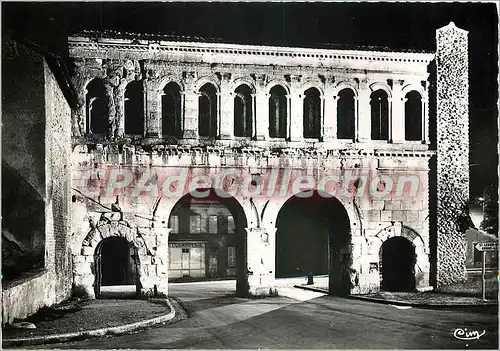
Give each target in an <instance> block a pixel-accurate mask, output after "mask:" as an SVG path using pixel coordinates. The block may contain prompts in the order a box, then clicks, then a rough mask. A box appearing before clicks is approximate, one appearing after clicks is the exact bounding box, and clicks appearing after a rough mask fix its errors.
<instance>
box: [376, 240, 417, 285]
mask: <svg viewBox="0 0 500 351" xmlns="http://www.w3.org/2000/svg"><path fill="white" fill-rule="evenodd" d="M415 261H416V255H415V247H414V246H413V244H412V243H411V242H410V241H409V240H408V239H406V238H405V237H401V236H397V237H392V238H390V239H387V240H386V241H385V242H384V243H383V244H382V246H381V248H380V275H381V283H380V287H381V290H385V291H414V290H415Z"/></svg>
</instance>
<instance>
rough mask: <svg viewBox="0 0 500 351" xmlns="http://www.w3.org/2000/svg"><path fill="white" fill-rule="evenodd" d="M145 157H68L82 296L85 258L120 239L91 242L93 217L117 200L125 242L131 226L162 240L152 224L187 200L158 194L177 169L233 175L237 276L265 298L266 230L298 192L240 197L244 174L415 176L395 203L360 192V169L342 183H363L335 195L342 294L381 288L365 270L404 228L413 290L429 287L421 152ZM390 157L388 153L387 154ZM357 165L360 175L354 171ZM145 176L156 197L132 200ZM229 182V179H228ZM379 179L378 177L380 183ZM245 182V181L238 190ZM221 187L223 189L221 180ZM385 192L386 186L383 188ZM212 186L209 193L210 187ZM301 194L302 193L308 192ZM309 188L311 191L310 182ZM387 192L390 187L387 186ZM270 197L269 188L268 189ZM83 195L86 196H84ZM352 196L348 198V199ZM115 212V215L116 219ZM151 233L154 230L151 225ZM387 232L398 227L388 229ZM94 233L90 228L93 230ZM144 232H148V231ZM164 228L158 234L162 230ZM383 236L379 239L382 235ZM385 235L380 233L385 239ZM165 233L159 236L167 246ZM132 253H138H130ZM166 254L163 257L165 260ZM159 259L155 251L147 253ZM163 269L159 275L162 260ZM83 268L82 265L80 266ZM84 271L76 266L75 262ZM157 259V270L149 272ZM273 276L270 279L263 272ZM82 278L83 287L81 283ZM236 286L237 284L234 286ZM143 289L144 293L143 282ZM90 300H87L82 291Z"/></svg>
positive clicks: (132, 150) (166, 151)
mask: <svg viewBox="0 0 500 351" xmlns="http://www.w3.org/2000/svg"><path fill="white" fill-rule="evenodd" d="M153 149H154V150H151V151H146V150H144V149H143V148H141V147H132V146H130V147H124V148H123V151H122V152H119V151H118V150H116V149H115V148H114V146H113V145H109V146H106V145H102V146H98V147H97V148H94V147H90V145H89V146H78V147H77V148H76V149H75V151H74V152H73V156H72V160H73V168H72V179H73V184H74V187H75V188H76V189H78V192H74V194H75V198H76V199H77V200H75V202H74V203H73V206H72V207H73V241H72V252H73V255H74V259H75V284H76V285H79V286H82V285H85V286H87V287H88V289H87V290H89V289H91V285H90V283H91V282H92V277H93V274H94V273H92V272H94V270H93V266H92V264H93V259H94V258H93V255H94V252H95V249H96V247H97V245H98V243H99V241H100V240H101V239H102V238H105V237H108V236H109V235H121V234H120V233H119V231H115V232H113V233H114V234H113V233H110V234H106V235H104V236H103V235H97V237H96V238H97V239H92V240H90V242H89V241H88V240H87V241H86V239H85V238H87V237H88V236H89V235H90V233H93V232H94V231H95V228H96V223H99V221H100V220H101V219H100V217H101V215H102V214H101V213H100V212H102V211H106V209H110V208H111V206H112V204H114V203H115V202H116V200H117V199H118V203H119V207H120V209H121V211H122V212H123V214H122V220H123V221H124V223H125V222H126V223H127V224H126V226H128V227H130V228H131V229H127V230H132V231H133V233H131V234H130V235H131V237H130V238H129V239H130V240H129V241H133V240H140V235H139V232H138V230H139V228H144V230H145V231H146V232H150V233H151V234H152V236H151V237H150V238H151V242H152V244H151V245H152V246H154V245H155V240H156V242H157V243H158V242H159V241H161V240H160V239H159V238H158V236H157V235H156V234H155V232H154V231H155V230H157V228H156V227H157V226H167V225H168V218H169V216H170V213H171V210H172V209H173V207H174V206H175V204H176V203H177V201H178V200H179V199H180V198H181V197H182V196H184V195H185V194H187V193H188V191H189V190H188V189H187V187H183V189H181V191H180V192H178V193H177V192H176V193H175V194H172V195H162V190H161V189H162V188H163V189H165V186H164V185H163V181H164V180H165V174H163V173H164V172H166V173H168V174H169V175H171V174H180V173H182V170H183V169H185V170H187V171H188V173H189V174H191V176H192V175H206V176H209V177H210V178H211V179H217V177H218V176H220V175H221V174H223V172H224V171H225V170H227V169H236V170H239V171H241V174H240V175H238V176H237V177H236V178H237V180H236V182H235V184H236V185H235V187H234V188H231V192H234V196H235V198H236V200H237V201H238V203H239V204H240V205H241V207H242V209H243V211H244V215H245V217H246V220H247V225H248V228H247V232H246V235H247V243H246V245H247V252H248V253H249V255H248V256H247V259H246V260H245V261H246V262H245V264H246V265H247V269H248V270H249V271H252V272H253V274H252V275H251V276H247V277H246V278H245V279H246V281H247V283H248V284H249V288H250V292H251V294H254V295H255V294H257V295H258V294H261V293H264V292H266V293H268V292H269V290H270V289H271V290H272V291H274V274H275V267H274V265H275V259H274V257H275V231H276V218H277V216H278V213H279V210H280V209H281V207H282V206H283V204H284V203H285V202H286V201H287V200H288V199H289V198H290V196H293V195H295V193H296V192H297V191H296V190H294V188H293V186H291V185H288V186H286V187H285V189H286V192H285V193H284V195H281V196H279V195H278V194H274V195H272V194H271V195H269V194H268V193H266V192H265V191H264V192H263V193H262V194H261V195H256V196H251V195H245V192H244V191H242V190H243V188H244V187H245V186H248V185H249V182H248V179H246V180H245V178H244V177H245V176H248V177H251V175H252V174H253V175H259V182H260V183H261V184H262V188H263V189H266V188H267V184H268V183H269V182H270V177H271V175H272V172H271V170H273V169H282V170H285V169H292V170H293V172H294V173H293V175H292V178H291V180H290V184H292V183H293V182H294V179H296V177H298V176H299V175H306V174H312V175H313V177H314V178H315V179H316V180H319V179H321V178H322V177H323V176H324V175H325V172H329V171H334V173H335V172H337V173H336V174H338V175H340V178H341V179H344V176H345V174H346V173H348V172H351V173H352V174H354V175H355V174H356V172H355V170H358V169H363V170H369V171H371V172H374V173H375V174H378V175H380V176H387V177H390V178H389V179H394V181H395V182H396V181H397V180H398V179H400V177H408V176H415V177H417V179H418V181H419V185H418V189H416V191H415V193H413V194H412V195H408V194H407V195H405V196H403V197H396V196H393V195H391V194H382V195H381V196H380V198H377V199H374V198H371V197H370V196H369V194H368V192H369V191H370V190H369V186H370V185H369V183H370V181H371V178H370V176H371V175H372V174H371V173H370V172H362V173H361V172H359V176H355V177H353V178H352V179H350V180H347V181H348V182H352V183H354V182H356V180H357V179H358V178H361V179H364V181H365V182H366V184H365V186H364V188H365V189H362V192H360V193H357V191H358V190H357V189H356V188H353V187H352V186H351V187H350V188H349V190H348V192H349V194H346V195H345V196H342V194H343V193H342V192H339V193H338V194H339V200H340V201H341V203H342V204H343V206H344V207H345V208H346V210H347V213H348V215H349V220H350V226H351V235H352V247H347V248H346V249H345V254H346V255H350V256H351V257H352V264H351V269H352V270H353V272H352V282H353V286H352V289H351V291H352V292H358V293H367V292H370V291H377V290H378V289H379V288H380V279H379V272H378V270H373V269H371V270H370V267H371V264H373V263H376V264H377V266H378V262H379V251H380V246H381V245H382V243H383V242H384V241H385V240H386V239H387V238H389V237H392V236H404V233H405V231H404V230H402V229H401V228H403V227H406V228H409V229H411V230H413V231H414V232H415V233H417V235H416V236H412V237H409V238H408V239H409V240H410V241H411V242H412V243H413V244H414V245H415V247H416V253H417V256H418V262H417V265H418V267H417V269H416V274H418V277H417V287H418V288H427V287H428V281H429V258H428V254H429V252H428V247H429V228H428V200H427V199H428V180H427V179H428V166H427V163H428V158H429V155H430V154H429V155H428V154H426V153H425V152H415V153H409V152H408V153H406V154H403V153H400V154H399V156H398V153H387V152H381V153H373V152H372V153H365V155H360V153H357V152H353V153H351V154H349V155H341V153H340V151H339V150H330V151H329V155H328V157H325V156H326V155H318V154H317V153H316V154H314V153H307V152H305V151H304V150H303V151H297V153H296V154H294V155H291V154H288V153H281V152H279V151H275V152H274V153H271V154H270V153H259V152H255V151H254V152H251V153H250V152H243V153H242V152H238V151H235V150H234V149H231V148H224V147H220V148H211V149H210V148H209V149H207V148H196V149H194V150H193V149H191V148H178V147H168V146H161V147H160V146H158V148H156V147H154V148H153ZM391 155H392V156H391ZM358 167H359V168H358ZM118 168H120V169H122V170H124V171H126V172H127V173H131V174H132V175H133V180H132V182H131V183H130V184H127V185H126V186H124V187H120V186H118V187H117V189H116V191H114V192H111V193H110V194H106V192H107V190H108V188H107V186H108V185H109V184H110V183H109V175H110V173H109V172H110V171H111V170H112V169H118ZM92 169H93V170H103V171H104V173H102V174H100V175H99V177H97V176H96V175H97V174H96V173H94V174H93V175H91V174H90V173H89V170H92ZM146 172H149V174H150V175H152V177H153V179H157V180H156V181H155V183H156V184H158V191H156V192H153V191H150V192H146V193H141V194H139V193H136V194H135V195H133V191H134V189H135V188H136V187H137V186H138V184H139V179H141V178H142V175H143V174H146ZM236 178H235V179H236ZM386 180H387V178H386ZM245 181H246V183H245ZM224 184H225V183H224ZM388 186H389V185H388ZM209 187H212V186H209ZM303 188H304V189H303V190H306V189H308V187H307V185H306V186H304V187H303ZM312 188H317V185H312ZM395 188H396V185H394V187H393V189H395ZM273 190H274V189H273ZM83 194H85V196H84V195H83ZM353 195H355V196H353ZM116 215H117V214H116ZM153 226H154V228H153ZM394 226H396V227H397V228H399V229H391V228H393V227H394ZM93 228H94V229H93ZM148 228H149V229H148ZM168 230H169V229H168V228H167V229H166V231H167V232H168ZM384 233H385V234H384ZM387 233H388V234H387ZM167 238H168V236H165V241H167ZM137 247H139V249H140V246H137ZM165 254H166V253H165ZM156 256H157V257H158V254H157V253H156ZM154 257H155V253H154V252H153V251H151V252H147V255H146V254H145V255H144V256H143V257H142V258H141V265H144V267H146V265H149V264H150V263H149V262H150V261H151V260H152V259H154ZM165 257H166V256H163V257H161V260H165V262H166V264H165V266H162V269H168V259H165ZM83 262H85V263H83ZM82 264H83V265H84V266H85V268H82V266H81V265H82ZM158 264H161V262H160V261H158V260H157V263H156V265H157V267H156V271H158ZM141 272H142V273H141V274H142V276H141V278H140V279H141V281H142V280H143V279H144V278H145V277H147V276H149V277H150V279H151V280H152V281H153V283H151V284H153V285H155V284H158V282H154V280H155V279H158V278H159V277H160V275H158V274H149V272H151V269H149V268H148V269H146V268H144V269H142V270H141ZM270 272H272V273H270ZM83 280H86V283H83V282H82V281H83ZM151 284H150V285H148V286H151ZM241 284H244V283H241ZM143 286H147V285H144V284H143ZM87 296H92V293H91V292H90V293H87Z"/></svg>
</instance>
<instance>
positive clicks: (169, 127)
mask: <svg viewBox="0 0 500 351" xmlns="http://www.w3.org/2000/svg"><path fill="white" fill-rule="evenodd" d="M181 122H182V118H181V89H180V87H179V86H178V85H177V84H176V83H174V82H170V83H168V84H167V85H165V88H163V94H162V96H161V132H162V135H164V136H173V137H180V136H181V131H182V123H181Z"/></svg>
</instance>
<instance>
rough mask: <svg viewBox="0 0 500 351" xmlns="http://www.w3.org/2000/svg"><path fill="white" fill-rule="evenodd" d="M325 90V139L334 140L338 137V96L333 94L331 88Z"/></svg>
mask: <svg viewBox="0 0 500 351" xmlns="http://www.w3.org/2000/svg"><path fill="white" fill-rule="evenodd" d="M327 92H328V93H326V92H325V118H324V134H323V140H324V141H334V140H336V139H337V100H338V96H337V95H333V92H332V91H331V90H327Z"/></svg>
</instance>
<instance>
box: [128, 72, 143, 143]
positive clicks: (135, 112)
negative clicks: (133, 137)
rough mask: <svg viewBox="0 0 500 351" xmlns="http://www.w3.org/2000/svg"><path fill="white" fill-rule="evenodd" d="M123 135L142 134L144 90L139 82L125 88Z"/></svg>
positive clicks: (133, 82)
mask: <svg viewBox="0 0 500 351" xmlns="http://www.w3.org/2000/svg"><path fill="white" fill-rule="evenodd" d="M125 134H138V135H142V134H144V89H143V85H142V82H139V81H132V82H130V83H129V84H128V85H127V87H126V88H125Z"/></svg>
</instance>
